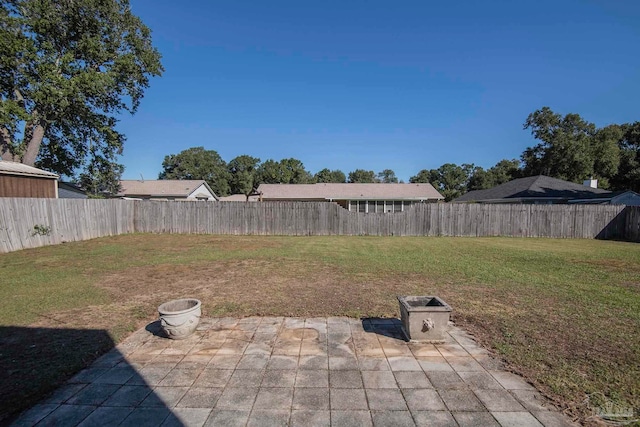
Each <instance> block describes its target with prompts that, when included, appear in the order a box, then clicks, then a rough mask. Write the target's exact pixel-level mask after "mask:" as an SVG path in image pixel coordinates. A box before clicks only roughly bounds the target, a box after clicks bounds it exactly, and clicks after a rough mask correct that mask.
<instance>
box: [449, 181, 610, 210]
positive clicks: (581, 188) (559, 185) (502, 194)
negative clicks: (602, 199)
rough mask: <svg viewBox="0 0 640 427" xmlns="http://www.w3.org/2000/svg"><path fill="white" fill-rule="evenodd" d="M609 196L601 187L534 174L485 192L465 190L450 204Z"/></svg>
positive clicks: (564, 199) (562, 199)
mask: <svg viewBox="0 0 640 427" xmlns="http://www.w3.org/2000/svg"><path fill="white" fill-rule="evenodd" d="M609 193H610V191H607V190H603V189H601V188H591V187H587V186H586V185H582V184H576V183H574V182H569V181H564V180H562V179H557V178H551V177H549V176H545V175H538V176H530V177H527V178H519V179H514V180H512V181H509V182H506V183H504V184H501V185H498V186H496V187H493V188H489V189H486V190H475V191H469V192H468V193H465V194H463V195H462V196H460V197H458V198H457V199H455V200H454V202H484V203H509V202H511V203H513V202H523V201H535V200H547V201H558V202H562V201H567V200H571V199H585V198H589V197H593V196H594V195H598V194H609Z"/></svg>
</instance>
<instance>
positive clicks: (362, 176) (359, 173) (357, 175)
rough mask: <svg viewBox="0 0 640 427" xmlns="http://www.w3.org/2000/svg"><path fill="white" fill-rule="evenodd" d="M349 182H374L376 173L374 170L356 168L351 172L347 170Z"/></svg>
mask: <svg viewBox="0 0 640 427" xmlns="http://www.w3.org/2000/svg"><path fill="white" fill-rule="evenodd" d="M349 182H351V183H360V184H369V183H374V182H376V173H375V172H374V171H367V170H364V169H356V170H354V171H353V172H349Z"/></svg>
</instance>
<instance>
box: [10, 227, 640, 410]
mask: <svg viewBox="0 0 640 427" xmlns="http://www.w3.org/2000/svg"><path fill="white" fill-rule="evenodd" d="M0 271H1V272H2V273H1V276H0V278H1V279H0V280H1V281H2V285H1V286H0V340H3V339H6V335H7V334H8V332H7V331H11V333H12V336H13V337H14V340H15V334H16V332H15V329H16V328H9V327H38V328H58V329H64V328H74V329H94V330H106V331H108V332H109V333H110V335H111V337H112V340H113V341H114V342H118V341H119V340H121V339H122V338H123V337H125V336H126V334H127V333H128V332H130V331H132V330H134V329H135V328H138V327H141V326H143V325H144V324H146V323H147V322H149V321H151V320H153V319H154V318H155V316H156V313H155V309H156V307H157V305H159V304H160V303H161V302H163V301H166V300H168V299H173V298H177V297H183V296H193V297H196V298H199V299H201V300H202V302H203V309H204V312H205V314H206V315H210V316H223V315H224V316H226V315H230V316H247V315H279V316H340V315H346V316H354V317H366V316H394V317H395V316H398V314H399V313H398V307H397V301H396V299H395V296H396V295H400V294H405V295H412V294H413V295H430V294H436V295H439V296H441V297H442V298H443V299H445V300H446V301H447V302H448V303H449V304H450V305H451V306H453V308H454V314H453V317H454V320H455V322H456V323H457V324H459V325H460V326H462V327H464V328H466V329H467V330H469V331H470V332H472V333H474V334H475V335H476V338H477V339H478V341H479V342H480V343H481V344H483V345H484V346H486V347H488V348H490V349H492V350H493V351H494V352H495V353H496V355H497V356H498V357H500V358H502V359H504V360H505V361H506V362H507V364H508V365H509V367H510V368H511V369H513V370H514V371H516V372H518V373H520V374H522V375H524V376H525V377H526V378H527V379H528V380H529V381H531V382H532V383H534V384H535V385H536V387H537V388H538V389H539V390H540V391H541V392H543V393H544V394H545V395H547V396H549V397H550V398H552V399H554V400H555V401H556V403H557V404H558V406H560V407H561V408H563V409H567V410H568V411H569V412H570V413H571V414H573V415H575V416H579V417H582V418H583V419H584V418H585V417H587V416H588V415H589V413H590V411H591V410H592V409H593V408H595V407H597V406H602V405H604V404H606V403H608V402H613V403H615V404H618V405H620V406H622V407H635V408H638V407H640V367H639V366H640V245H638V244H632V243H623V242H608V241H596V240H556V239H516V238H422V237H410V238H402V237H388V238H387V237H344V236H341V237H252V236H202V235H195V236H194V235H191V236H185V235H142V234H135V235H125V236H118V237H113V238H103V239H97V240H92V241H87V242H78V243H72V244H64V245H60V246H53V247H46V248H39V249H33V250H25V251H20V252H15V253H10V254H3V255H0ZM20 330H24V331H27V332H28V331H29V329H24V328H20ZM27 332H25V333H24V334H23V335H24V337H23V340H24V345H27V344H28V343H29V339H30V335H29V333H27ZM3 335H5V336H4V337H3ZM85 347H86V348H85ZM85 347H82V348H80V349H79V350H78V352H80V353H82V352H84V353H83V354H82V355H81V356H82V357H77V360H75V361H74V362H73V363H72V362H70V361H69V358H68V357H65V358H62V360H61V361H59V362H56V363H48V364H47V365H46V369H47V370H48V373H49V374H48V375H47V378H50V379H48V380H47V381H48V382H47V381H45V384H43V385H41V386H39V387H37V388H34V389H28V390H26V389H25V390H24V392H23V393H22V394H21V395H20V396H21V397H20V403H16V402H9V401H10V400H11V399H9V400H7V399H5V397H6V396H5V395H4V394H1V395H0V401H4V402H5V403H3V404H2V405H3V406H4V407H2V408H0V410H5V411H6V410H7V407H6V405H8V404H10V403H12V404H17V405H25V404H29V403H33V401H34V399H36V398H37V397H39V396H41V395H42V393H43V392H46V391H48V390H50V389H51V388H52V387H53V386H54V385H55V384H56V383H57V382H59V381H61V380H63V379H64V378H66V377H68V376H69V375H71V373H72V372H73V371H74V370H77V369H78V368H79V367H81V366H83V365H84V364H86V363H88V362H89V361H90V360H91V358H92V357H95V355H96V354H98V353H99V352H100V351H104V348H105V347H108V345H107V344H106V343H105V342H100V344H99V345H98V344H96V345H94V346H91V345H90V344H87V345H86V346H85ZM5 348H6V346H5ZM15 348H18V349H19V348H22V347H20V345H16V346H15ZM11 357H15V354H11V351H9V352H7V351H3V354H2V355H0V363H2V364H7V363H10V361H9V359H11ZM0 367H1V368H6V367H5V366H0ZM52 371H53V372H54V374H55V373H57V375H51V372H52ZM35 374H36V375H37V374H38V373H37V372H36V373H35ZM20 375H21V372H20V371H17V372H16V373H15V375H13V379H11V378H9V379H7V378H6V377H5V379H3V380H0V389H1V390H5V389H6V388H11V387H15V386H16V383H18V381H14V380H15V379H16V378H18V377H19V376H20ZM13 395H16V394H15V393H13ZM6 402H9V403H6ZM0 419H1V418H0Z"/></svg>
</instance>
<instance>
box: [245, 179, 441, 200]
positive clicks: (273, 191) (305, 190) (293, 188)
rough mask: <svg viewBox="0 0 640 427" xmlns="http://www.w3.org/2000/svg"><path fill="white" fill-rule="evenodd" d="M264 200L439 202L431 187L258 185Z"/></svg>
mask: <svg viewBox="0 0 640 427" xmlns="http://www.w3.org/2000/svg"><path fill="white" fill-rule="evenodd" d="M258 193H262V198H263V199H265V200H270V199H271V200H358V199H359V200H442V199H444V197H443V196H442V194H440V193H438V191H437V190H436V189H435V188H433V186H432V185H431V184H355V183H354V184H334V183H320V184H260V186H259V187H258Z"/></svg>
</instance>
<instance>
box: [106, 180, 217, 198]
mask: <svg viewBox="0 0 640 427" xmlns="http://www.w3.org/2000/svg"><path fill="white" fill-rule="evenodd" d="M202 184H205V185H206V186H207V188H209V185H208V184H207V183H206V181H204V180H202V179H193V180H187V179H180V180H178V179H159V180H144V181H140V180H122V181H120V192H119V193H118V194H117V196H119V197H122V196H127V197H135V196H151V197H187V196H188V195H190V194H191V193H193V192H194V191H195V190H196V189H197V188H198V187H200V186H201V185H202ZM209 191H211V194H214V193H213V191H212V190H211V189H210V188H209ZM214 197H215V194H214Z"/></svg>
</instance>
